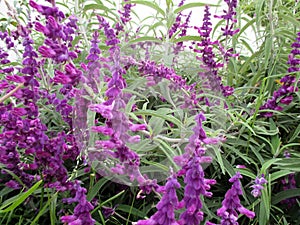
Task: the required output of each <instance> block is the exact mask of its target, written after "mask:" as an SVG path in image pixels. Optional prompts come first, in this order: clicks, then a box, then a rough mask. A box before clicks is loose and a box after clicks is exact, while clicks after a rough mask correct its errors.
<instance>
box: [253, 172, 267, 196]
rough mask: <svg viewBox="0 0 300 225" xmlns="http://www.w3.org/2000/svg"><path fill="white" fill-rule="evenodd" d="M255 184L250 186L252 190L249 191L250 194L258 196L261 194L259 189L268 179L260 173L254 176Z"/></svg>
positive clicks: (262, 187) (261, 188)
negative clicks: (259, 175) (258, 175)
mask: <svg viewBox="0 0 300 225" xmlns="http://www.w3.org/2000/svg"><path fill="white" fill-rule="evenodd" d="M254 183H255V184H253V185H252V186H251V187H252V188H253V190H252V191H251V194H252V195H253V196H254V197H255V198H257V197H258V196H261V191H262V190H263V189H264V186H263V185H264V184H266V183H268V181H267V180H266V179H265V176H264V174H262V175H261V177H256V178H255V181H254Z"/></svg>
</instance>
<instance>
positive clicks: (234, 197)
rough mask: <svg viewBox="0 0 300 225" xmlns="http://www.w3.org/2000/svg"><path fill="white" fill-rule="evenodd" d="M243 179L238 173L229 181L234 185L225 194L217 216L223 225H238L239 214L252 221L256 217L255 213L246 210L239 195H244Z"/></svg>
mask: <svg viewBox="0 0 300 225" xmlns="http://www.w3.org/2000/svg"><path fill="white" fill-rule="evenodd" d="M241 178H242V175H241V174H240V173H239V172H237V173H236V174H235V175H234V176H233V177H232V178H230V179H229V182H231V183H233V184H232V186H231V188H230V189H229V190H228V191H227V192H226V194H225V199H224V200H223V201H222V207H221V208H220V209H218V211H217V215H218V216H220V217H221V225H238V224H239V223H238V221H237V220H238V215H239V213H241V214H244V215H245V216H247V217H248V218H250V219H252V218H254V216H255V213H254V212H252V211H250V210H248V209H246V208H245V207H244V206H242V204H241V202H240V199H239V195H242V194H243V192H242V188H241V183H240V179H241ZM238 212H239V213H238Z"/></svg>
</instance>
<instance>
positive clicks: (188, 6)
mask: <svg viewBox="0 0 300 225" xmlns="http://www.w3.org/2000/svg"><path fill="white" fill-rule="evenodd" d="M206 5H208V6H211V7H217V6H220V5H214V4H207V3H202V2H193V3H188V4H184V5H183V6H180V7H179V8H177V9H175V10H174V13H175V14H177V13H179V12H181V11H183V10H185V9H191V8H195V7H203V6H206Z"/></svg>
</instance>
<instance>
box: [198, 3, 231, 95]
mask: <svg viewBox="0 0 300 225" xmlns="http://www.w3.org/2000/svg"><path fill="white" fill-rule="evenodd" d="M210 16H211V13H210V12H209V7H208V6H205V13H204V18H203V25H202V26H201V27H195V29H197V30H198V33H199V35H200V36H201V37H202V40H201V42H200V43H197V46H198V47H200V49H197V48H196V49H194V52H197V53H200V54H201V57H199V56H197V59H198V60H200V61H201V62H203V65H201V67H202V69H204V72H200V73H199V75H200V77H202V78H203V79H204V80H206V82H204V84H203V85H204V87H207V89H208V90H211V91H214V92H216V93H222V95H223V96H225V97H226V96H229V95H231V94H232V93H233V88H232V87H229V86H224V85H223V84H222V79H221V77H220V76H219V75H218V70H219V68H222V67H223V66H224V64H223V63H218V62H216V61H215V58H216V55H215V53H214V52H213V45H220V44H219V43H218V41H212V40H211V39H210V33H211V30H212V28H211V25H212V24H211V22H210Z"/></svg>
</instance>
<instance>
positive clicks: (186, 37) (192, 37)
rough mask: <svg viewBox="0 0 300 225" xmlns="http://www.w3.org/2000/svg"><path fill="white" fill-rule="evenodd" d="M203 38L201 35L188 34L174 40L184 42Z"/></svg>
mask: <svg viewBox="0 0 300 225" xmlns="http://www.w3.org/2000/svg"><path fill="white" fill-rule="evenodd" d="M201 40H202V38H201V37H200V36H196V35H194V36H193V35H187V36H183V37H179V38H176V39H175V40H174V43H178V42H184V41H201Z"/></svg>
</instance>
